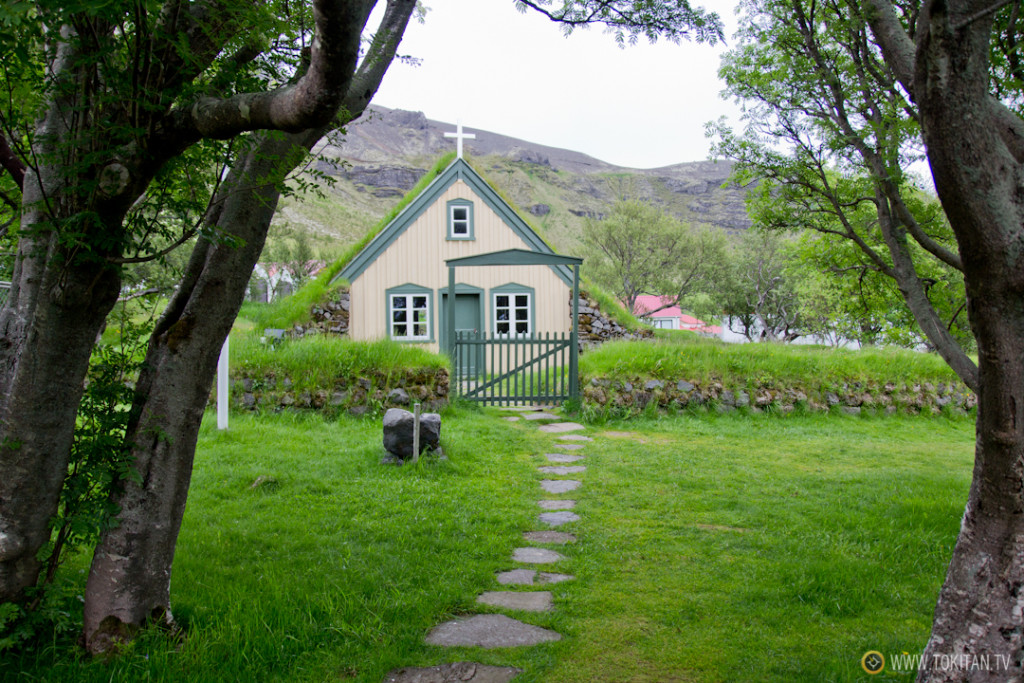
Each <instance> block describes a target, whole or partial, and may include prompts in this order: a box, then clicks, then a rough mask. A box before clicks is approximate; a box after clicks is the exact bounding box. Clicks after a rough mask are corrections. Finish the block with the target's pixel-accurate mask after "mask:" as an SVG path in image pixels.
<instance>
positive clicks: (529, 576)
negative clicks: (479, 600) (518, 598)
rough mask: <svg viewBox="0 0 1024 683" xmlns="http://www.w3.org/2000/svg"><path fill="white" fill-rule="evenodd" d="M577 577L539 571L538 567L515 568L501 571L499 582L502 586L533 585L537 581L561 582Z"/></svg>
mask: <svg viewBox="0 0 1024 683" xmlns="http://www.w3.org/2000/svg"><path fill="white" fill-rule="evenodd" d="M575 578H576V577H575V576H570V575H568V574H552V573H550V572H539V571H537V570H536V569H513V570H512V571H507V572H501V573H499V574H498V583H500V584H501V585H502V586H533V585H534V584H535V583H537V584H545V583H561V582H562V581H572V580H573V579H575Z"/></svg>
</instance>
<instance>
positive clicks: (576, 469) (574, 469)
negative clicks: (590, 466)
mask: <svg viewBox="0 0 1024 683" xmlns="http://www.w3.org/2000/svg"><path fill="white" fill-rule="evenodd" d="M537 469H538V470H540V471H541V472H543V473H544V474H559V475H561V476H563V477H564V476H565V475H567V474H579V473H580V472H586V471H587V468H586V467H584V466H583V465H571V466H569V467H555V466H552V467H538V468H537Z"/></svg>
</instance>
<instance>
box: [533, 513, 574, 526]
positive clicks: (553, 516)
mask: <svg viewBox="0 0 1024 683" xmlns="http://www.w3.org/2000/svg"><path fill="white" fill-rule="evenodd" d="M539 519H540V521H542V522H544V523H545V524H550V525H551V526H562V525H563V524H568V523H569V522H578V521H579V519H580V516H579V515H577V514H576V513H575V512H569V511H568V510H561V511H560V512H542V513H540V518H539Z"/></svg>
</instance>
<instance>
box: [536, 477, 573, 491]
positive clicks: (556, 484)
mask: <svg viewBox="0 0 1024 683" xmlns="http://www.w3.org/2000/svg"><path fill="white" fill-rule="evenodd" d="M582 485H583V483H582V482H579V481H576V480H575V479H541V480H540V487H541V488H542V489H544V490H545V491H547V492H548V493H567V492H569V491H575V490H576V489H578V488H579V487H580V486H582Z"/></svg>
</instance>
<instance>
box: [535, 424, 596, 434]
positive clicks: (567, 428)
mask: <svg viewBox="0 0 1024 683" xmlns="http://www.w3.org/2000/svg"><path fill="white" fill-rule="evenodd" d="M581 429H586V427H584V426H583V425H581V424H580V423H579V422H552V423H551V424H546V425H541V426H540V431H542V432H547V433H548V434H561V433H563V432H577V431H579V430H581Z"/></svg>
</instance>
